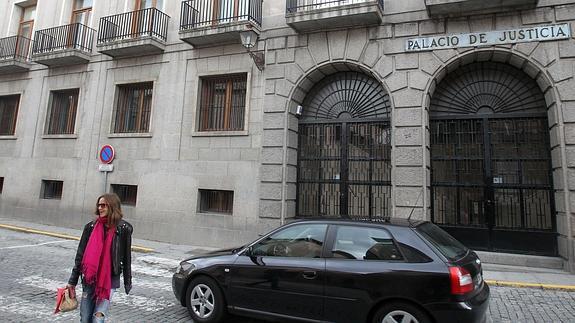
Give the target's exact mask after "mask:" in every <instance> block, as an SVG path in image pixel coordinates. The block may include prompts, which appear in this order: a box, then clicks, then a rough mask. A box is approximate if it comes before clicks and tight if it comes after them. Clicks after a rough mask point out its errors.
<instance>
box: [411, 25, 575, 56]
mask: <svg viewBox="0 0 575 323" xmlns="http://www.w3.org/2000/svg"><path fill="white" fill-rule="evenodd" d="M569 37H571V27H570V25H569V24H560V25H548V26H537V27H529V28H521V29H511V30H497V31H487V32H479V33H469V34H457V35H445V36H435V37H425V38H423V37H422V38H412V39H408V40H407V42H406V43H405V50H406V51H408V52H417V51H426V50H437V49H447V48H458V47H471V46H489V45H498V44H514V43H524V42H532V41H546V40H558V39H567V38H569Z"/></svg>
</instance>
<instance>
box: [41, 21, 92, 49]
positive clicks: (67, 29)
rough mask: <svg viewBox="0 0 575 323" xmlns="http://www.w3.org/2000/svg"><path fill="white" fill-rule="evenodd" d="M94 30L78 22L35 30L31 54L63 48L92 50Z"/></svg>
mask: <svg viewBox="0 0 575 323" xmlns="http://www.w3.org/2000/svg"><path fill="white" fill-rule="evenodd" d="M94 32H95V30H94V29H92V28H90V27H88V26H85V25H83V24H80V23H74V24H70V25H65V26H58V27H53V28H48V29H42V30H38V31H36V33H35V34H34V46H33V50H32V54H40V53H49V52H54V51H58V50H64V49H79V50H82V51H85V52H91V51H92V45H93V42H94Z"/></svg>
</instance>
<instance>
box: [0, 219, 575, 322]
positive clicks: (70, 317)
mask: <svg viewBox="0 0 575 323" xmlns="http://www.w3.org/2000/svg"><path fill="white" fill-rule="evenodd" d="M3 224H9V225H13V226H18V227H23V228H32V229H35V230H39V231H42V232H48V233H58V234H63V235H67V236H70V237H78V236H79V235H80V233H81V232H80V231H79V230H73V229H67V228H59V227H51V226H44V225H38V224H33V223H26V222H20V221H15V220H11V219H2V218H0V317H1V319H0V321H2V322H41V321H49V322H75V321H78V312H77V311H74V312H70V313H60V314H58V315H53V314H52V312H53V310H54V300H55V291H56V288H57V287H62V286H63V285H65V283H66V281H67V279H68V277H69V274H70V270H71V268H72V265H73V258H74V252H75V250H76V247H77V244H78V242H77V241H76V240H70V239H66V238H65V237H64V236H50V235H45V234H38V233H26V232H20V231H13V230H8V229H6V228H3V227H2V225H3ZM134 244H135V245H137V246H140V247H144V248H150V249H153V250H154V251H153V252H149V253H143V252H134V253H133V258H134V260H133V266H132V267H133V274H134V278H133V285H134V287H133V290H132V292H131V293H130V295H126V294H125V293H124V291H123V288H122V290H121V291H120V292H118V293H117V294H116V295H114V299H113V306H112V309H111V314H110V318H111V322H192V321H191V319H190V318H189V316H188V313H187V310H186V309H185V308H184V307H182V306H181V305H180V304H178V303H177V301H176V299H175V297H174V296H173V294H172V290H171V276H172V273H173V270H174V269H175V266H176V265H177V263H178V260H180V259H183V258H185V257H187V256H190V255H192V254H198V253H201V252H203V251H206V250H208V249H207V248H202V247H198V246H182V245H172V244H165V243H159V242H153V241H147V240H139V239H135V240H134ZM140 250H144V249H140ZM485 269H486V270H485V278H486V279H492V280H497V281H502V282H514V283H518V284H516V285H512V286H515V287H505V286H494V285H492V286H491V291H492V297H491V302H490V307H489V313H490V319H491V321H493V322H575V279H574V277H575V276H574V275H569V274H567V273H564V272H560V271H543V272H537V271H535V272H529V271H526V270H524V269H521V270H520V269H514V268H513V267H509V266H495V265H490V264H485ZM521 279H524V281H523V282H529V283H539V284H541V285H542V286H543V287H545V286H551V287H552V288H523V287H516V286H521V284H520V283H521V282H522V281H521ZM553 286H562V287H564V288H562V289H555V288H553ZM569 287H572V288H573V289H570V288H569ZM78 292H81V287H80V286H78ZM228 322H230V323H264V321H260V320H252V319H245V318H238V317H233V318H230V319H229V320H228Z"/></svg>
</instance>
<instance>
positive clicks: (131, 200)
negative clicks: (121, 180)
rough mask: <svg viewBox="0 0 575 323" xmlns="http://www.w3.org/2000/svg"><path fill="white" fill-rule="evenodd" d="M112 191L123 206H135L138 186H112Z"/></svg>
mask: <svg viewBox="0 0 575 323" xmlns="http://www.w3.org/2000/svg"><path fill="white" fill-rule="evenodd" d="M112 191H113V192H114V193H116V194H117V195H118V197H119V198H120V202H121V203H122V204H125V205H134V206H135V205H136V200H137V197H138V185H125V184H112Z"/></svg>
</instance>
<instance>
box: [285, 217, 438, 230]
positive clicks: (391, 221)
mask: <svg viewBox="0 0 575 323" xmlns="http://www.w3.org/2000/svg"><path fill="white" fill-rule="evenodd" d="M301 222H312V223H326V224H383V225H391V226H398V227H410V228H415V227H417V226H419V225H421V224H423V223H427V222H429V221H425V220H416V219H405V218H393V217H385V218H371V219H369V218H329V217H313V218H296V219H294V221H293V222H290V223H301Z"/></svg>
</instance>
